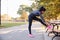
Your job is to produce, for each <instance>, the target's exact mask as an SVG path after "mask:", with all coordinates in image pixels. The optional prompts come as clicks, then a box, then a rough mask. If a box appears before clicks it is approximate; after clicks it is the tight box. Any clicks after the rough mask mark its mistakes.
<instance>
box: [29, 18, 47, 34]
mask: <svg viewBox="0 0 60 40" xmlns="http://www.w3.org/2000/svg"><path fill="white" fill-rule="evenodd" d="M28 19H29V26H28V30H29V34H31V25H32V20H36V21H39V22H41V23H42V24H43V25H44V26H47V25H46V24H45V23H44V22H43V21H42V20H41V19H39V18H37V17H33V18H32V17H29V18H28Z"/></svg>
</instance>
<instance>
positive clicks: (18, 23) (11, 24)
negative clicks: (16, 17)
mask: <svg viewBox="0 0 60 40" xmlns="http://www.w3.org/2000/svg"><path fill="white" fill-rule="evenodd" d="M23 24H26V22H17V23H13V22H12V23H1V25H0V28H7V27H13V26H19V25H23Z"/></svg>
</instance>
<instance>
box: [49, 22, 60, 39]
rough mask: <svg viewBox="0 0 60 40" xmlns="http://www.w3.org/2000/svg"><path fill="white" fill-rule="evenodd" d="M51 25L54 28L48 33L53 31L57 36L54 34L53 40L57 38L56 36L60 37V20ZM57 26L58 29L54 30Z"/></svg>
mask: <svg viewBox="0 0 60 40" xmlns="http://www.w3.org/2000/svg"><path fill="white" fill-rule="evenodd" d="M51 25H53V28H52V31H50V32H49V33H48V36H49V34H50V33H53V34H54V35H55V36H53V38H52V40H53V39H54V38H55V37H60V30H58V28H59V25H60V22H54V23H51ZM55 26H57V30H54V27H55Z"/></svg>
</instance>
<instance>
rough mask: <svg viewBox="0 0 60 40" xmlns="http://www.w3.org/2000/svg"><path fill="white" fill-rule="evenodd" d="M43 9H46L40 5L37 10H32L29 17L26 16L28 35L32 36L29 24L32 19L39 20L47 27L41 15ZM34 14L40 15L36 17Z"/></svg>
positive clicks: (30, 24)
mask: <svg viewBox="0 0 60 40" xmlns="http://www.w3.org/2000/svg"><path fill="white" fill-rule="evenodd" d="M45 11H46V9H45V8H44V7H41V8H40V9H39V10H35V11H32V12H31V14H30V15H29V17H28V20H29V26H28V30H29V36H30V37H33V35H32V33H31V26H32V21H33V20H36V21H39V22H41V23H42V24H43V25H44V26H46V27H48V25H47V24H46V23H45V20H44V17H43V16H42V14H44V12H45ZM36 16H40V18H37V17H36Z"/></svg>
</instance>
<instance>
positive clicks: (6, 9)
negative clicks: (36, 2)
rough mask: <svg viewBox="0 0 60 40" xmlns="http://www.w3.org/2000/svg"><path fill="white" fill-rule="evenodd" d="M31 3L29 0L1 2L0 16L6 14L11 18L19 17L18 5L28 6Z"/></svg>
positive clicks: (2, 0)
mask: <svg viewBox="0 0 60 40" xmlns="http://www.w3.org/2000/svg"><path fill="white" fill-rule="evenodd" d="M32 2H33V1H30V0H1V15H3V14H8V15H9V16H11V17H13V18H16V17H19V16H20V15H18V14H17V11H18V8H19V5H21V4H25V5H28V6H30V5H31V4H32Z"/></svg>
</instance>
